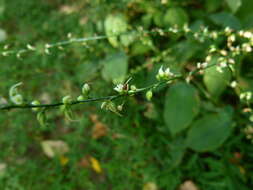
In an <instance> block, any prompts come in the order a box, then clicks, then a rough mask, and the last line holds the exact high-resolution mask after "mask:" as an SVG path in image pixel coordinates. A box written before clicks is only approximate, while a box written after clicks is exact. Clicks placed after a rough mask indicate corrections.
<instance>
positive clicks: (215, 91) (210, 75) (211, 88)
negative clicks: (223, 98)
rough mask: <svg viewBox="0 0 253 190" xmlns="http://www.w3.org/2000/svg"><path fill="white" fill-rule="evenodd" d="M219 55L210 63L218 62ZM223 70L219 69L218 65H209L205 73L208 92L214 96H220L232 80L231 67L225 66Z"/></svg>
mask: <svg viewBox="0 0 253 190" xmlns="http://www.w3.org/2000/svg"><path fill="white" fill-rule="evenodd" d="M217 61H218V58H217V57H214V58H213V59H212V60H211V62H210V64H216V63H217ZM222 70H223V72H222V73H221V72H219V71H217V67H216V66H212V67H209V68H207V69H206V70H205V73H204V84H205V86H206V88H207V90H208V92H209V93H210V94H211V95H212V96H213V97H214V98H218V97H219V96H220V95H221V94H222V92H223V91H224V90H225V89H226V87H227V86H228V84H229V83H230V80H231V71H230V70H229V68H223V69H222Z"/></svg>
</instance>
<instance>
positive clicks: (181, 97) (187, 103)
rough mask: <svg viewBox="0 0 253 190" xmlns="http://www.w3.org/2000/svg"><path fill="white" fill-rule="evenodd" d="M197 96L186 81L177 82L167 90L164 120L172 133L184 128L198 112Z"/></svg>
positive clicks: (198, 102)
mask: <svg viewBox="0 0 253 190" xmlns="http://www.w3.org/2000/svg"><path fill="white" fill-rule="evenodd" d="M199 104H200V101H199V97H198V93H197V91H196V90H195V88H194V87H193V86H192V85H190V84H187V83H183V82H180V83H177V84H175V85H173V86H172V87H171V88H170V89H169V90H168V92H167V95H166V99H165V109H164V120H165V123H166V125H167V126H168V127H169V129H170V131H171V133H172V135H175V134H177V133H179V132H180V131H182V130H184V129H186V128H187V127H188V126H189V125H190V123H191V122H192V120H193V119H194V117H195V116H196V115H197V114H198V112H199V106H200V105H199Z"/></svg>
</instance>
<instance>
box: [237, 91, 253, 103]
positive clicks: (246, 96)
mask: <svg viewBox="0 0 253 190" xmlns="http://www.w3.org/2000/svg"><path fill="white" fill-rule="evenodd" d="M251 98H252V92H249V91H247V92H243V93H241V94H240V99H241V100H246V101H250V100H251Z"/></svg>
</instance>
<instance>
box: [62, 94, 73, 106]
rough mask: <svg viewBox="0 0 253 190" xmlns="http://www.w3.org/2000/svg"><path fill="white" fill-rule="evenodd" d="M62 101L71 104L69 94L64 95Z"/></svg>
mask: <svg viewBox="0 0 253 190" xmlns="http://www.w3.org/2000/svg"><path fill="white" fill-rule="evenodd" d="M62 103H63V104H65V105H66V104H70V103H71V97H70V96H69V95H68V96H64V97H63V98H62Z"/></svg>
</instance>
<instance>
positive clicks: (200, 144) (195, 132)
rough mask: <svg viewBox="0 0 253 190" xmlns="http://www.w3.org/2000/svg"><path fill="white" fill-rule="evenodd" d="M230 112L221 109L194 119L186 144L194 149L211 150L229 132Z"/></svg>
mask: <svg viewBox="0 0 253 190" xmlns="http://www.w3.org/2000/svg"><path fill="white" fill-rule="evenodd" d="M231 125H232V114H231V113H229V112H227V111H221V112H219V113H215V114H208V115H206V116H204V117H203V118H201V119H199V120H197V121H195V122H194V123H193V125H192V128H191V129H190V130H189V131H188V134H187V140H186V141H187V146H188V147H190V148H191V149H193V150H195V151H200V152H203V151H211V150H214V149H216V148H218V147H219V146H221V145H222V144H223V142H224V141H225V140H226V139H227V138H228V136H229V135H230V133H231V129H232V128H231Z"/></svg>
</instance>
